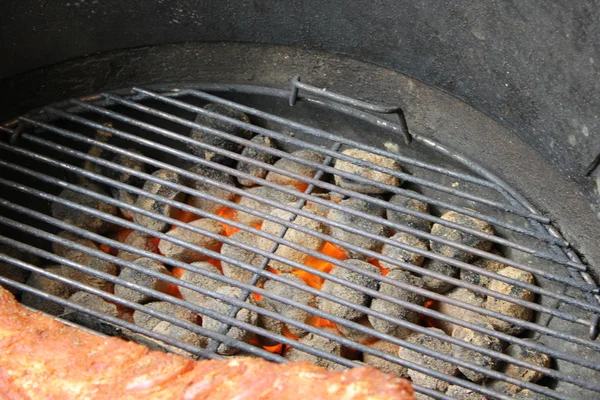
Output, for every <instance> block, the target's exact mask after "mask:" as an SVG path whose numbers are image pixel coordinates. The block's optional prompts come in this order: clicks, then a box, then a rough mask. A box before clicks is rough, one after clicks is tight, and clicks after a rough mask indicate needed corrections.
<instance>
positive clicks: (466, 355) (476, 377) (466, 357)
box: [452, 319, 502, 382]
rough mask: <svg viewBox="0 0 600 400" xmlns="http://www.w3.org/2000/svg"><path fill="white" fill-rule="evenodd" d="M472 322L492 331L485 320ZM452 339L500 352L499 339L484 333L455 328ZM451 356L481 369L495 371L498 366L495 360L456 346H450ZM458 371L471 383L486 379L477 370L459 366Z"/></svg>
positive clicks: (500, 343)
mask: <svg viewBox="0 0 600 400" xmlns="http://www.w3.org/2000/svg"><path fill="white" fill-rule="evenodd" d="M472 322H474V323H475V324H476V325H479V326H482V327H485V328H488V329H492V330H493V329H494V327H493V326H492V325H491V324H490V323H489V322H488V321H487V319H481V320H479V321H477V322H475V321H472ZM452 337H453V338H456V339H459V340H462V341H464V342H467V343H470V344H473V345H475V346H479V347H482V348H484V349H488V350H493V351H498V352H502V341H501V340H500V339H498V338H496V337H494V336H490V335H486V334H484V333H480V332H476V331H474V330H471V329H469V328H465V327H463V326H457V327H455V328H454V330H453V331H452ZM452 355H453V356H454V357H456V358H458V359H460V360H463V361H466V362H468V363H470V364H472V365H476V366H478V367H481V368H486V369H496V367H497V366H498V360H497V359H495V358H493V357H491V356H488V355H485V354H482V353H479V352H476V351H474V350H470V349H467V348H464V347H461V346H458V345H456V344H453V345H452ZM458 370H459V371H460V372H462V374H463V375H464V376H466V377H467V379H469V380H471V381H473V382H482V381H483V380H484V379H485V378H487V375H485V374H484V373H482V372H479V371H478V370H472V369H468V368H464V367H461V366H459V367H458Z"/></svg>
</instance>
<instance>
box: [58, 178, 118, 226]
mask: <svg viewBox="0 0 600 400" xmlns="http://www.w3.org/2000/svg"><path fill="white" fill-rule="evenodd" d="M79 186H80V187H82V188H84V189H87V190H90V191H92V192H95V193H98V194H103V195H106V193H105V192H104V190H102V188H101V187H100V186H98V185H96V184H93V183H84V184H81V185H79ZM58 197H60V198H61V199H63V200H67V201H71V202H73V203H77V204H80V205H82V206H86V207H90V208H93V209H94V210H98V211H99V212H101V213H103V214H109V215H117V207H115V206H111V205H109V204H106V203H103V202H102V201H100V200H96V199H94V198H92V197H90V196H87V195H85V194H82V193H79V192H75V191H72V190H69V189H65V190H63V191H62V192H60V194H59V195H58ZM51 211H52V216H53V217H54V218H56V219H59V220H61V221H63V222H66V223H67V224H71V225H75V226H77V227H79V228H82V229H85V230H88V231H91V232H94V233H104V232H106V231H107V230H108V228H110V226H111V223H110V222H108V221H105V220H103V219H101V218H99V217H97V216H94V215H92V214H91V213H89V212H82V211H79V210H76V209H74V208H72V207H70V206H68V205H67V204H65V203H63V202H61V201H55V202H54V203H52V208H51Z"/></svg>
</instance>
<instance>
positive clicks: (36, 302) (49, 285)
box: [0, 265, 72, 315]
mask: <svg viewBox="0 0 600 400" xmlns="http://www.w3.org/2000/svg"><path fill="white" fill-rule="evenodd" d="M0 268H1V267H0ZM44 270H46V271H47V272H50V273H52V274H55V275H62V268H61V267H60V265H50V266H47V267H45V268H44ZM25 284H26V285H27V286H29V287H32V288H34V289H37V290H40V291H42V292H44V293H48V294H51V295H54V296H56V297H60V298H61V299H67V298H69V296H70V295H71V294H72V290H71V288H70V287H69V286H68V285H66V284H64V283H62V282H60V281H57V280H54V279H51V278H48V277H45V276H43V275H41V274H38V273H36V272H32V273H31V275H29V278H27V282H25ZM21 303H23V304H25V305H26V306H29V307H33V308H35V309H36V310H40V311H42V312H45V313H47V314H50V315H61V314H62V313H63V312H64V307H63V306H62V305H60V304H58V303H55V302H53V301H50V300H46V299H45V298H43V297H40V296H38V295H36V294H33V293H31V292H24V293H23V294H22V295H21Z"/></svg>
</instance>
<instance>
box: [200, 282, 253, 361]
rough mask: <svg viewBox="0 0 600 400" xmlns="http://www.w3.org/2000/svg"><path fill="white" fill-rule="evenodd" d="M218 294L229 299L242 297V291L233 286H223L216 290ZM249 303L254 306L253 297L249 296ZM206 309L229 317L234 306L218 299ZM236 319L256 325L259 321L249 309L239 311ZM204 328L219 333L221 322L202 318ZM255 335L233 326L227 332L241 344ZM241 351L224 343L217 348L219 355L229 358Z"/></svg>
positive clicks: (207, 304)
mask: <svg viewBox="0 0 600 400" xmlns="http://www.w3.org/2000/svg"><path fill="white" fill-rule="evenodd" d="M216 292H217V293H219V294H222V295H225V296H227V297H231V298H235V299H239V298H240V297H241V295H242V290H241V289H239V288H234V287H231V286H221V287H220V288H218V289H217V290H216ZM246 302H247V303H250V304H254V299H253V297H252V296H248V299H247V300H246ZM206 308H208V309H209V310H212V311H214V312H216V313H218V314H220V315H229V313H230V312H231V309H232V308H233V306H232V305H231V304H229V303H226V302H223V301H221V300H219V299H216V298H211V299H209V300H208V301H207V302H206ZM235 319H237V320H238V321H241V322H245V323H247V324H252V325H256V323H257V321H258V314H257V313H256V312H254V311H251V310H248V309H247V308H242V309H241V310H239V311H238V312H237V314H236V316H235ZM202 327H203V328H205V329H208V330H210V331H213V332H217V331H218V330H219V329H220V328H221V321H217V320H215V319H212V318H211V317H209V316H203V317H202ZM252 335H253V333H252V332H250V331H247V330H245V329H241V328H238V327H236V326H232V327H231V328H230V329H229V331H228V332H227V336H229V337H231V338H233V339H235V340H239V341H241V342H247V341H248V340H249V339H250V338H251V337H252ZM238 351H239V350H238V349H237V348H236V347H233V346H228V345H226V344H224V343H222V344H220V345H219V347H218V348H217V353H219V354H222V355H225V356H229V355H232V354H235V353H237V352H238Z"/></svg>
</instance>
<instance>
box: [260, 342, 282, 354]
mask: <svg viewBox="0 0 600 400" xmlns="http://www.w3.org/2000/svg"><path fill="white" fill-rule="evenodd" d="M263 349H265V350H266V351H268V352H269V353H276V354H281V350H283V344H281V343H277V344H276V345H275V346H263Z"/></svg>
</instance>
